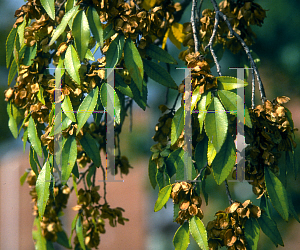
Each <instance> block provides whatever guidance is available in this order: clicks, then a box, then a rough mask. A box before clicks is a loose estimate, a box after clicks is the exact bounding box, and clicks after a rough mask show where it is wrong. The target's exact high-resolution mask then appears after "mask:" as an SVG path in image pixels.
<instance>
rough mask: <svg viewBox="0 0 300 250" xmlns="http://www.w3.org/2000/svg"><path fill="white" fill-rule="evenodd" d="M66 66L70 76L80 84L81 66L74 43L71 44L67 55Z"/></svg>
mask: <svg viewBox="0 0 300 250" xmlns="http://www.w3.org/2000/svg"><path fill="white" fill-rule="evenodd" d="M64 63H65V67H66V70H67V72H68V74H69V75H70V77H71V78H72V79H73V80H74V81H75V82H76V83H77V84H80V76H79V68H80V66H81V64H80V61H79V59H78V55H77V52H76V50H75V49H74V47H73V45H72V44H71V45H69V47H68V48H67V51H66V55H65V61H64Z"/></svg>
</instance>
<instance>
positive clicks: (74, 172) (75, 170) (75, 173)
mask: <svg viewBox="0 0 300 250" xmlns="http://www.w3.org/2000/svg"><path fill="white" fill-rule="evenodd" d="M72 174H73V175H74V176H75V177H76V178H78V179H79V171H78V165H77V163H76V161H75V164H74V167H73V169H72Z"/></svg>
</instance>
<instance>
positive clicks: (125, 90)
mask: <svg viewBox="0 0 300 250" xmlns="http://www.w3.org/2000/svg"><path fill="white" fill-rule="evenodd" d="M115 88H116V89H118V90H120V92H121V93H122V94H124V95H127V96H129V97H131V98H133V94H132V91H131V89H130V87H129V86H128V85H127V84H126V83H125V82H124V81H123V78H122V77H121V76H120V75H119V74H115Z"/></svg>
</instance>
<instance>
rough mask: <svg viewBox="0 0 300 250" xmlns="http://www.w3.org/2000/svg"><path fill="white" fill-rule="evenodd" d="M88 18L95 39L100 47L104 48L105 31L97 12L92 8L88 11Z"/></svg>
mask: <svg viewBox="0 0 300 250" xmlns="http://www.w3.org/2000/svg"><path fill="white" fill-rule="evenodd" d="M87 18H88V21H89V25H90V28H91V31H92V34H93V36H94V38H95V39H96V41H97V42H98V43H99V44H100V47H102V46H103V29H102V24H101V21H100V17H99V15H98V13H97V10H96V9H95V8H93V7H91V6H90V7H89V8H88V10H87Z"/></svg>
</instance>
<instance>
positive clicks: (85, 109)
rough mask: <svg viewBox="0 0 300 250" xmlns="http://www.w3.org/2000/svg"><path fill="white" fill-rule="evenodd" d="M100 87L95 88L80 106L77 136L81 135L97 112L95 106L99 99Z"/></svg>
mask: <svg viewBox="0 0 300 250" xmlns="http://www.w3.org/2000/svg"><path fill="white" fill-rule="evenodd" d="M98 93H99V91H98V87H96V88H94V89H93V90H92V91H91V92H90V93H88V95H87V96H86V97H85V98H84V100H83V101H82V103H81V104H80V106H79V108H78V111H77V121H78V127H77V134H78V133H79V131H80V129H81V128H82V127H83V125H84V124H85V123H86V121H87V119H88V118H89V117H90V115H91V114H92V113H93V111H94V110H95V106H96V104H97V99H98Z"/></svg>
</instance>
